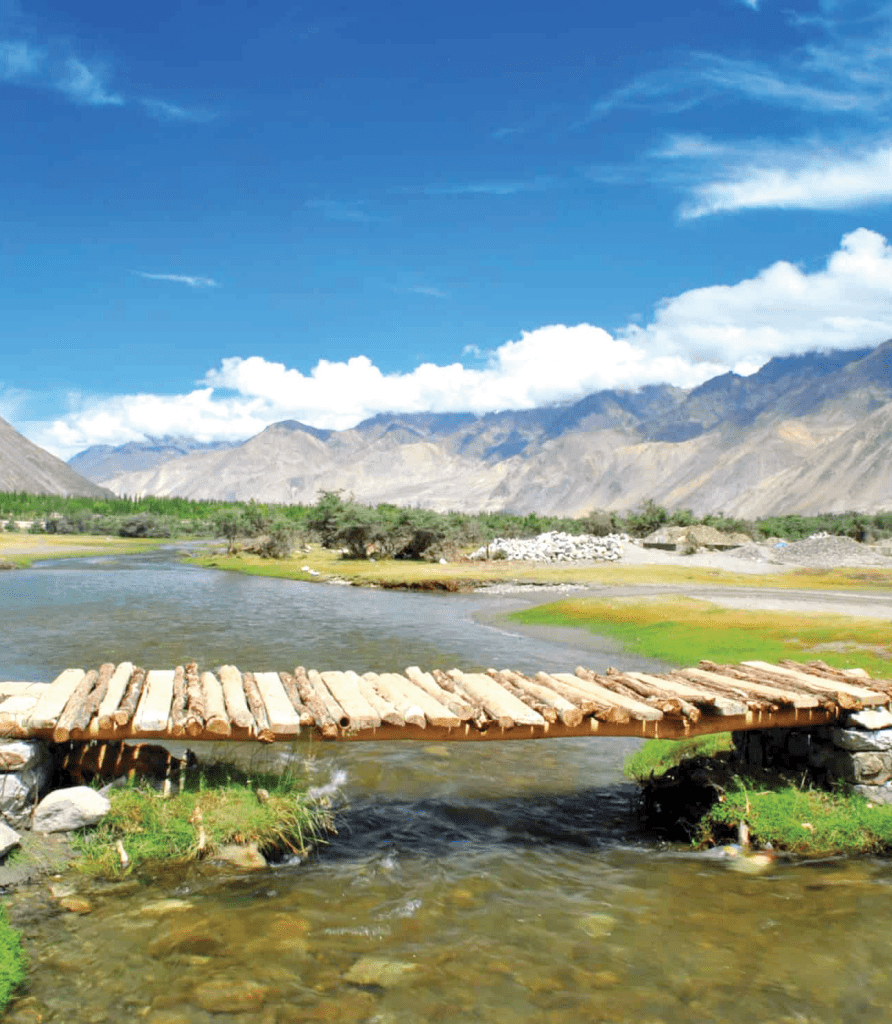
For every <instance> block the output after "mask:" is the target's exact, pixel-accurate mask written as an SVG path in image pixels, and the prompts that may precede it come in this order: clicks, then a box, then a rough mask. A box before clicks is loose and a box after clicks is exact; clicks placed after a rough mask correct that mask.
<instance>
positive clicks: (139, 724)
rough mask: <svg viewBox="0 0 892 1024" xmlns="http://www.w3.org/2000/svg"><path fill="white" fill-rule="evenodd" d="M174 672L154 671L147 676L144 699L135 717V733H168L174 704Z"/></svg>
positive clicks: (141, 700) (140, 702) (142, 698)
mask: <svg viewBox="0 0 892 1024" xmlns="http://www.w3.org/2000/svg"><path fill="white" fill-rule="evenodd" d="M173 677H174V673H173V671H172V670H171V671H168V670H166V669H153V670H152V671H151V672H149V673H148V675H147V676H146V683H145V686H144V687H143V693H142V697H141V698H140V701H139V706H138V708H137V709H136V714H135V715H134V716H133V732H134V733H147V732H166V731H167V723H168V721H169V719H170V705H171V703H172V702H173Z"/></svg>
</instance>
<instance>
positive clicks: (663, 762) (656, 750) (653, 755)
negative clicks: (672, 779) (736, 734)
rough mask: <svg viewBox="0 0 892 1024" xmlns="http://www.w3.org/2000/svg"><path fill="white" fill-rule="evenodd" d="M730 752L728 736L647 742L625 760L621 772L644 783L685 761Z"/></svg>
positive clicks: (729, 736)
mask: <svg viewBox="0 0 892 1024" xmlns="http://www.w3.org/2000/svg"><path fill="white" fill-rule="evenodd" d="M731 748H732V744H731V733H729V732H715V733H711V734H710V735H708V736H692V737H691V738H690V739H689V740H648V741H647V742H646V743H643V744H642V745H641V746H640V747H639V748H638V749H637V750H636V751H635V753H634V754H632V756H631V757H629V758H628V759H627V760H626V763H625V764H624V765H623V771H624V772H625V773H626V775H628V776H629V778H630V779H634V780H635V781H636V782H646V781H647V780H648V779H649V778H650V777H651V776H652V775H664V774H665V773H666V772H667V771H668V770H669V769H670V768H674V767H675V766H676V765H678V764H681V762H682V761H686V760H688V759H689V758H692V757H698V756H702V757H715V756H716V755H717V754H719V753H723V752H730V750H731Z"/></svg>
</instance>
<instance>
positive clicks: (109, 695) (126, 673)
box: [96, 661, 133, 729]
mask: <svg viewBox="0 0 892 1024" xmlns="http://www.w3.org/2000/svg"><path fill="white" fill-rule="evenodd" d="M132 674H133V662H132V661H122V662H121V664H120V665H118V667H117V668H116V669H115V670H114V672H113V673H112V677H111V679H109V681H108V689H107V690H106V691H105V696H104V697H103V698H102V700H101V701H100V703H99V711H98V713H97V716H96V717H97V720H98V722H99V727H100V728H102V729H112V728H114V724H115V712H116V711H117V710H118V705H119V704H120V703H121V698H122V697H123V696H124V693H125V692H126V690H127V684H128V683H129V682H130V676H131V675H132Z"/></svg>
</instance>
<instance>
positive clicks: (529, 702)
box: [486, 668, 582, 725]
mask: <svg viewBox="0 0 892 1024" xmlns="http://www.w3.org/2000/svg"><path fill="white" fill-rule="evenodd" d="M486 674H487V675H488V676H489V678H490V679H492V681H493V682H494V683H498V685H499V686H501V687H502V689H503V690H507V691H508V693H510V694H511V695H512V696H514V697H516V698H517V699H518V700H519V701H521V702H522V703H524V704H526V706H527V707H528V708H532V709H533V711H535V712H536V713H537V714H540V715H541V716H542V717H543V718H544V719H545V721H546V722H548V724H549V725H553V724H554V723H555V722H556V721H557V720H558V713H557V711H556V710H555V709H554V708H553V707H552V706H551V705H550V704H545V703H543V702H542V701H541V700H539V699H538V698H537V697H534V696H533V695H532V694H530V693H527V692H526V690H522V689H521V688H520V687H519V686H517V685H516V684H515V683H514V681H513V680H512V679H510V678H509V674H508V673H507V672H499V671H497V670H496V669H494V668H488V669H487V670H486ZM576 710H577V711H578V713H579V716H580V718H581V717H582V712H581V711H579V710H578V708H577V709H576Z"/></svg>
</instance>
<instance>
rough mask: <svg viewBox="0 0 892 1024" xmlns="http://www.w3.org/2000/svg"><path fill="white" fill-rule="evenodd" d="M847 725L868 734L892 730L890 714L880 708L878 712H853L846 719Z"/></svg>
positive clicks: (891, 714) (885, 709)
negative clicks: (866, 731)
mask: <svg viewBox="0 0 892 1024" xmlns="http://www.w3.org/2000/svg"><path fill="white" fill-rule="evenodd" d="M848 724H849V725H853V726H855V728H857V729H867V730H868V731H869V732H875V731H876V730H877V729H889V728H892V712H890V711H889V710H888V709H887V708H880V709H879V711H869V710H864V711H853V712H852V713H851V714H850V715H849V717H848Z"/></svg>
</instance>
